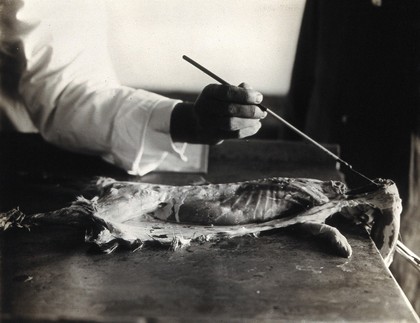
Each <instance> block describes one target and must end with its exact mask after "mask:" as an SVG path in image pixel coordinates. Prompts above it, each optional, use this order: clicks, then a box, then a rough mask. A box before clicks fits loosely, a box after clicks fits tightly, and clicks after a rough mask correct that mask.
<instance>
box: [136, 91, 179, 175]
mask: <svg viewBox="0 0 420 323" xmlns="http://www.w3.org/2000/svg"><path fill="white" fill-rule="evenodd" d="M180 102H181V101H179V100H170V99H167V100H162V101H159V102H158V103H157V104H156V105H155V106H154V107H153V110H152V112H151V113H150V117H149V120H148V124H147V129H146V131H145V135H144V138H143V142H142V147H143V148H142V149H140V150H139V153H138V155H137V158H136V160H135V161H134V163H133V167H132V170H131V171H130V172H129V173H130V174H134V175H140V176H142V175H145V174H147V173H149V172H151V171H153V170H155V169H157V168H158V167H159V166H160V165H161V164H162V163H163V162H164V160H165V159H166V157H167V156H168V155H176V156H177V158H180V159H181V160H182V161H184V162H186V161H187V157H186V156H185V150H186V147H187V144H186V143H181V144H179V143H174V142H173V141H172V138H171V134H170V121H171V114H172V110H173V109H174V107H175V106H176V105H177V104H178V103H180Z"/></svg>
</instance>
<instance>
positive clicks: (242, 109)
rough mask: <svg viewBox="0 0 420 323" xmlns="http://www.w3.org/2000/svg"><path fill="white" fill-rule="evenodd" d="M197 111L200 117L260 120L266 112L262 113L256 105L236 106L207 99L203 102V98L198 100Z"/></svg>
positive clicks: (235, 104) (236, 104)
mask: <svg viewBox="0 0 420 323" xmlns="http://www.w3.org/2000/svg"><path fill="white" fill-rule="evenodd" d="M197 109H198V113H199V115H200V116H201V117H213V116H216V117H237V118H250V119H262V118H265V117H266V116H267V112H265V111H262V110H261V109H260V108H259V107H257V106H256V105H249V104H238V103H232V102H224V101H215V100H209V99H206V100H204V99H203V98H200V101H199V105H197Z"/></svg>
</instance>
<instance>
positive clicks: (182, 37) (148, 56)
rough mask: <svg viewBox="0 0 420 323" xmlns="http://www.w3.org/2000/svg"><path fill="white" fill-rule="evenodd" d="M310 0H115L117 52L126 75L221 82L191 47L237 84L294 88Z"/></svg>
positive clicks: (197, 85) (169, 81) (139, 81)
mask: <svg viewBox="0 0 420 323" xmlns="http://www.w3.org/2000/svg"><path fill="white" fill-rule="evenodd" d="M304 2H305V0H108V1H107V9H108V14H109V35H110V47H111V54H112V58H113V61H114V64H115V68H116V71H117V74H118V76H119V78H120V79H121V81H122V82H123V83H124V84H126V85H130V86H134V87H142V88H145V89H155V90H156V89H161V90H183V91H198V90H200V89H201V88H202V87H203V86H204V85H206V84H208V83H211V82H214V81H213V80H211V79H210V78H209V77H208V76H206V75H204V74H203V73H202V72H200V71H198V70H197V69H196V68H194V67H193V66H191V65H190V64H188V63H186V62H185V61H184V60H182V58H181V57H182V55H183V54H186V55H188V56H190V57H191V58H193V59H195V60H197V61H198V62H199V63H201V64H202V65H204V66H206V67H208V68H209V69H211V70H213V71H214V72H215V73H216V74H220V76H221V77H222V78H224V79H226V80H227V81H228V82H231V83H233V84H239V83H240V82H242V81H246V82H248V83H250V84H252V85H253V86H254V87H255V88H257V89H258V90H260V91H262V92H263V93H266V94H284V93H286V92H287V90H288V88H289V82H290V74H291V69H292V64H293V60H294V55H295V51H296V42H297V36H298V33H299V28H300V23H301V18H302V12H303V7H304Z"/></svg>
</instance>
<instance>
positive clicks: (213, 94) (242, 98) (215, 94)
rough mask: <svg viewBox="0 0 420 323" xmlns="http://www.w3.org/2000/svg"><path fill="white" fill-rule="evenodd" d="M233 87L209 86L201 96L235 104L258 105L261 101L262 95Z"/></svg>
mask: <svg viewBox="0 0 420 323" xmlns="http://www.w3.org/2000/svg"><path fill="white" fill-rule="evenodd" d="M247 86H248V88H245V87H239V86H234V85H219V84H209V85H207V86H206V87H205V88H204V89H203V92H202V93H201V95H202V96H203V97H205V98H211V99H214V100H218V101H226V102H235V103H241V104H259V103H261V102H262V100H263V95H262V94H261V93H260V92H258V91H255V90H253V89H252V88H250V86H249V85H247Z"/></svg>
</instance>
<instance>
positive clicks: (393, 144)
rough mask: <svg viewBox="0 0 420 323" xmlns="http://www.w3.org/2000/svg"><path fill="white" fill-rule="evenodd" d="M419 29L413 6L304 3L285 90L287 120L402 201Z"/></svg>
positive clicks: (415, 106) (418, 103)
mask: <svg viewBox="0 0 420 323" xmlns="http://www.w3.org/2000/svg"><path fill="white" fill-rule="evenodd" d="M419 31H420V1H417V0H392V1H387V0H383V1H382V6H380V7H377V6H374V5H373V4H372V2H371V1H369V0H322V1H321V0H308V1H307V4H306V8H305V12H304V18H303V22H302V27H301V34H300V38H299V43H298V50H297V54H296V61H295V66H294V70H293V76H292V83H291V89H290V101H291V106H292V110H291V111H290V112H289V113H290V115H289V118H290V120H291V121H293V122H294V123H295V124H296V125H298V126H300V127H301V129H304V130H305V132H306V133H307V134H308V135H310V136H311V137H313V138H314V139H316V140H318V141H320V142H332V143H338V144H340V146H341V155H342V157H343V159H344V160H346V161H348V162H349V163H350V164H352V165H353V166H354V168H355V169H357V170H359V171H361V172H362V173H364V174H366V175H367V176H369V177H371V178H376V177H382V178H390V179H394V180H395V181H397V184H398V186H399V187H400V189H401V191H402V193H403V194H404V195H405V191H406V188H407V182H408V169H409V156H410V136H411V134H412V131H413V129H414V128H415V127H416V123H417V122H418V119H417V118H418V113H419V109H420V108H419V107H420V100H419V84H420V83H419V65H420V55H419V52H420V51H419V46H420V37H419V34H420V32H419ZM356 179H357V177H356V178H355V177H353V176H351V177H350V176H348V182H349V184H352V183H354V185H357V184H359V182H358V181H356ZM360 184H362V182H360Z"/></svg>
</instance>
